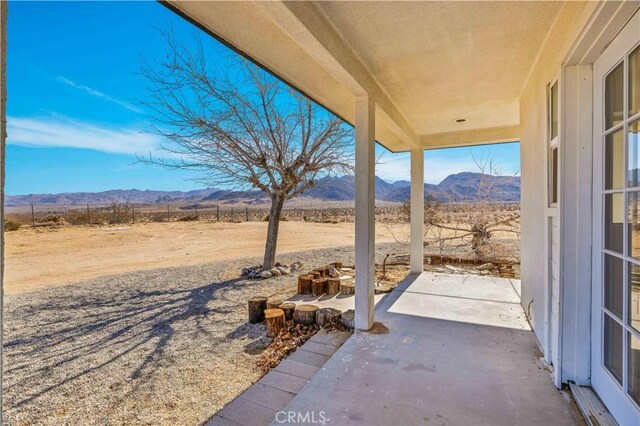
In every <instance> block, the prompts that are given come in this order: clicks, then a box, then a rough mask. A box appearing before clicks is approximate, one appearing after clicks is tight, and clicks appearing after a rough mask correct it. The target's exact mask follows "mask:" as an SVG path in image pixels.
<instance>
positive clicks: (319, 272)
mask: <svg viewBox="0 0 640 426" xmlns="http://www.w3.org/2000/svg"><path fill="white" fill-rule="evenodd" d="M313 272H314V273H313V275H314V276H315V274H316V272H317V273H318V274H320V278H324V277H325V273H324V268H319V269H316V270H315V271H313Z"/></svg>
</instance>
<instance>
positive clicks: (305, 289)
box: [298, 274, 313, 294]
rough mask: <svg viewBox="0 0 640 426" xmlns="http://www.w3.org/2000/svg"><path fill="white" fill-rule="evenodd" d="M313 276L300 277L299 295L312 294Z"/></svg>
mask: <svg viewBox="0 0 640 426" xmlns="http://www.w3.org/2000/svg"><path fill="white" fill-rule="evenodd" d="M312 281H313V275H307V274H305V275H300V276H299V277H298V294H311V289H312V287H311V282H312Z"/></svg>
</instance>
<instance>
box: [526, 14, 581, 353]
mask: <svg viewBox="0 0 640 426" xmlns="http://www.w3.org/2000/svg"><path fill="white" fill-rule="evenodd" d="M591 8H592V6H590V5H589V4H588V3H571V2H570V3H567V4H566V5H565V6H564V8H563V10H562V11H561V12H560V14H559V16H558V18H557V20H556V22H555V23H554V26H553V29H552V30H551V32H550V33H549V36H548V37H547V40H546V41H545V43H544V46H543V48H542V50H541V52H540V55H539V59H538V62H537V63H536V65H535V67H534V68H533V70H532V72H531V74H530V76H529V78H528V80H527V83H526V84H525V87H524V88H523V92H522V95H521V98H520V126H521V127H520V149H521V174H522V189H521V190H522V202H521V207H522V265H521V275H522V305H523V307H524V309H525V312H527V314H528V316H529V319H530V321H531V325H532V327H533V329H534V331H535V332H536V335H537V337H538V340H539V341H540V342H541V344H543V345H544V342H545V340H546V335H545V333H546V330H547V326H546V324H545V303H546V301H545V286H546V282H547V276H548V275H547V270H546V264H547V262H546V261H547V256H548V250H547V247H546V246H545V241H546V239H545V237H544V235H545V232H546V227H545V222H546V221H547V187H546V182H547V180H546V173H547V168H546V167H547V166H546V156H547V118H546V117H547V95H546V90H547V85H548V84H549V83H550V82H552V81H553V80H554V79H556V78H559V77H560V70H561V64H562V61H563V59H564V57H565V55H566V54H567V51H568V50H569V48H570V47H571V45H572V44H573V42H574V40H575V39H576V38H577V36H578V34H579V32H580V30H581V29H582V28H583V26H584V24H585V20H586V17H588V15H589V12H590V10H591ZM561 84H562V81H561ZM561 119H562V117H561ZM560 143H561V144H562V141H561V142H560ZM560 208H562V207H561V206H560ZM543 349H545V350H546V349H547V348H544V347H543Z"/></svg>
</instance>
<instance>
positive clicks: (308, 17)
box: [167, 1, 565, 152]
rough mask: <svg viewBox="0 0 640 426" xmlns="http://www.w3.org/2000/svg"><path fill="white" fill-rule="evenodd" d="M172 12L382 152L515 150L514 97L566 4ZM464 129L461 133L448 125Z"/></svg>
mask: <svg viewBox="0 0 640 426" xmlns="http://www.w3.org/2000/svg"><path fill="white" fill-rule="evenodd" d="M167 3H168V5H169V6H170V7H172V8H173V9H174V10H176V11H178V12H179V13H180V14H182V15H183V16H185V17H187V18H188V19H190V20H192V21H193V22H195V23H197V24H198V25H199V26H200V27H201V28H203V29H205V30H206V31H208V32H209V33H211V34H213V35H214V36H216V37H217V38H219V39H220V40H222V41H223V42H225V43H226V44H228V45H229V46H231V47H233V48H234V49H236V50H237V51H239V52H241V53H242V54H244V55H245V56H247V57H249V58H251V59H252V60H254V61H255V62H257V63H258V64H260V65H262V66H263V67H265V68H266V69H268V70H270V71H271V72H273V73H274V74H275V75H277V76H278V77H280V78H281V79H283V80H285V81H286V82H288V83H289V84H291V85H292V86H294V87H295V88H297V89H299V90H300V91H302V92H303V93H305V94H306V95H307V96H309V97H311V98H312V99H314V100H315V101H317V102H318V103H320V104H321V105H323V106H325V107H326V108H328V109H329V110H331V111H333V112H334V113H335V114H337V115H339V116H340V117H342V118H343V119H344V120H346V121H348V122H350V123H353V122H354V118H355V99H356V98H357V97H359V96H363V95H368V96H372V97H373V98H374V100H375V102H376V139H377V140H378V141H379V142H380V143H381V144H383V145H384V146H385V147H387V148H388V149H390V150H391V151H394V152H397V151H407V150H410V149H414V148H424V149H431V148H444V147H451V146H466V145H478V144H488V143H497V142H508V141H516V140H519V97H520V94H521V91H522V88H523V87H524V85H525V82H526V80H527V77H528V75H529V73H530V72H531V69H532V67H533V66H534V65H535V63H536V60H537V57H538V55H539V52H540V50H541V47H542V46H543V44H544V41H545V38H546V36H547V34H548V33H549V31H550V29H551V27H552V25H553V23H554V20H555V18H556V16H558V14H559V13H560V11H561V10H562V8H563V7H565V3H564V2H279V1H276V2H225V1H222V2H191V1H169V2H167ZM458 119H465V121H464V122H457V120H458Z"/></svg>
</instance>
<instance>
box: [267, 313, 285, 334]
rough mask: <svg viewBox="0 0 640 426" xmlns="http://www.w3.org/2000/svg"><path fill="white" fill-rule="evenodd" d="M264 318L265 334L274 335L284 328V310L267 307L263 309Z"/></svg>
mask: <svg viewBox="0 0 640 426" xmlns="http://www.w3.org/2000/svg"><path fill="white" fill-rule="evenodd" d="M264 318H265V321H266V322H267V336H269V337H276V335H277V334H278V333H279V332H280V330H282V329H283V328H284V311H283V310H282V309H267V310H266V311H264Z"/></svg>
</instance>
